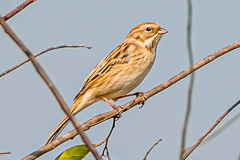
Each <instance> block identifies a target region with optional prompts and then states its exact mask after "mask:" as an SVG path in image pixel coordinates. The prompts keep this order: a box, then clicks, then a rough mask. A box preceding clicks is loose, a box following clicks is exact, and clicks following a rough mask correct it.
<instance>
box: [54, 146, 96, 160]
mask: <svg viewBox="0 0 240 160" xmlns="http://www.w3.org/2000/svg"><path fill="white" fill-rule="evenodd" d="M93 145H94V146H95V144H93ZM89 152H90V150H89V149H88V147H87V146H86V145H77V146H73V147H71V148H69V149H67V150H65V151H64V152H62V153H61V154H60V155H59V156H58V157H57V158H56V159H55V160H81V159H83V158H84V157H85V156H86V155H87V154H88V153H89Z"/></svg>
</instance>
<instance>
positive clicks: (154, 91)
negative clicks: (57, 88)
mask: <svg viewBox="0 0 240 160" xmlns="http://www.w3.org/2000/svg"><path fill="white" fill-rule="evenodd" d="M239 47H240V41H237V42H235V43H233V44H231V45H229V46H227V47H225V48H223V49H221V50H219V51H217V52H215V53H213V54H211V55H209V56H208V57H206V58H204V59H203V60H201V61H199V62H198V63H196V64H195V65H193V66H191V67H189V68H187V69H186V70H184V71H182V72H180V73H179V74H177V75H176V76H174V77H172V78H171V79H169V80H168V81H166V82H164V83H162V84H161V85H159V86H157V87H155V88H153V89H151V90H149V91H148V92H146V93H145V94H146V96H147V97H148V98H150V97H152V96H154V95H155V94H157V93H159V92H161V91H162V90H164V89H166V88H168V87H170V86H171V85H173V84H175V83H176V82H178V81H180V80H181V79H183V78H184V77H186V76H188V75H189V74H191V73H192V72H194V71H196V70H198V69H199V68H201V67H203V66H205V65H206V64H208V63H210V62H212V61H213V60H215V59H217V58H219V57H220V56H222V55H224V54H226V53H228V52H230V51H232V50H234V49H236V48H239ZM142 102H143V99H142V96H141V95H139V96H138V97H137V98H135V99H134V100H132V101H130V102H128V103H126V104H124V105H123V106H122V108H123V110H122V113H123V112H125V111H127V110H128V109H131V108H132V107H134V106H136V105H137V104H141V103H142ZM119 113H120V111H117V110H112V111H109V112H106V113H102V114H100V115H97V116H95V117H93V118H91V119H90V120H88V121H86V122H85V123H83V124H82V125H81V128H82V129H83V130H84V131H86V130H89V129H90V128H91V127H93V126H95V125H97V124H100V123H102V122H104V121H106V120H108V119H111V118H114V117H115V116H117V115H118V114H119ZM76 135H77V131H76V129H74V130H72V131H70V132H68V133H66V134H65V135H63V136H61V137H59V138H58V139H56V140H54V141H52V142H51V143H49V144H47V145H45V146H43V147H42V148H40V149H38V150H36V151H35V152H33V153H31V154H30V155H28V156H26V157H25V158H24V160H27V159H28V160H29V159H34V158H37V157H40V156H41V155H43V154H45V153H46V152H49V151H50V150H53V149H54V148H56V147H57V146H59V145H60V144H62V143H64V142H65V141H67V140H69V139H73V138H74V137H75V136H76Z"/></svg>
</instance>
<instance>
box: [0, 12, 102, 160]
mask: <svg viewBox="0 0 240 160" xmlns="http://www.w3.org/2000/svg"><path fill="white" fill-rule="evenodd" d="M0 24H1V25H2V27H3V29H4V30H5V32H6V33H7V34H8V35H9V36H10V37H11V38H12V40H13V41H14V42H15V43H16V44H17V45H18V46H19V47H20V48H21V49H22V51H23V52H24V53H25V54H26V55H27V56H28V58H29V59H30V61H31V62H32V64H33V65H34V67H35V69H36V71H37V72H38V74H39V75H40V76H41V77H42V79H43V80H44V81H45V83H46V84H47V86H48V87H49V89H50V90H51V91H52V93H53V94H54V96H55V97H56V99H57V100H58V103H59V104H60V106H61V108H62V109H63V111H64V112H65V114H67V115H68V117H69V119H70V121H71V122H72V123H73V125H74V127H75V128H76V129H77V131H78V133H79V135H80V136H81V138H82V140H83V141H84V143H85V144H86V145H87V146H88V148H89V149H90V150H91V152H92V153H93V155H94V157H95V158H96V159H97V160H100V159H101V157H100V156H99V154H98V153H97V151H96V150H95V148H94V147H93V145H92V144H91V142H90V140H89V139H88V138H87V136H86V134H85V133H84V132H83V130H82V129H81V128H80V127H78V126H79V125H78V123H77V120H76V119H75V118H74V116H73V115H72V114H71V112H70V110H69V109H68V107H67V104H66V103H65V101H64V100H63V98H62V96H61V95H60V93H59V92H58V90H57V89H56V87H55V86H54V84H53V83H52V81H51V80H50V78H49V77H48V75H47V74H46V73H45V71H44V70H43V69H42V67H41V65H40V64H39V63H38V61H37V60H36V59H35V57H34V56H33V54H32V53H31V51H30V50H29V49H28V48H27V47H26V46H25V45H24V44H23V42H22V41H21V40H20V39H19V38H18V37H17V36H16V34H15V33H14V32H13V31H12V30H11V28H10V27H9V26H8V25H7V24H6V23H5V21H4V19H3V18H2V17H1V16H0Z"/></svg>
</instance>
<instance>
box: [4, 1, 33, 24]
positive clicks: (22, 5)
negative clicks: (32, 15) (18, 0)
mask: <svg viewBox="0 0 240 160" xmlns="http://www.w3.org/2000/svg"><path fill="white" fill-rule="evenodd" d="M35 1H37V0H26V1H25V2H23V3H22V4H20V5H19V6H18V7H17V8H15V9H13V10H12V11H11V12H9V13H8V14H6V15H5V16H4V17H3V19H4V21H7V20H8V19H10V18H12V17H13V16H15V15H16V14H17V13H18V12H20V11H22V10H23V9H24V8H25V7H27V6H28V5H30V4H31V3H33V2H35Z"/></svg>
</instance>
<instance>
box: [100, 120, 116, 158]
mask: <svg viewBox="0 0 240 160" xmlns="http://www.w3.org/2000/svg"><path fill="white" fill-rule="evenodd" d="M115 123H116V118H113V124H112V128H111V130H110V132H109V134H108V136H107V140H106V143H105V146H104V148H103V151H102V154H101V157H103V156H104V152H105V150H106V152H107V156H108V157H110V155H109V152H108V148H107V145H108V140H109V138H110V136H111V134H112V132H113V129H114V128H115Z"/></svg>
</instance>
